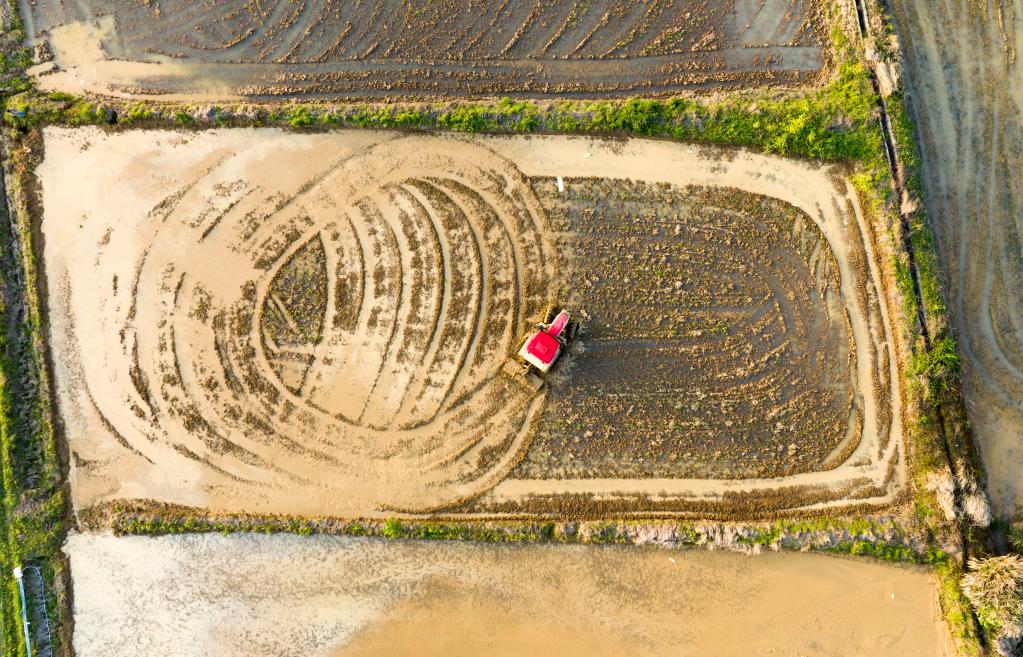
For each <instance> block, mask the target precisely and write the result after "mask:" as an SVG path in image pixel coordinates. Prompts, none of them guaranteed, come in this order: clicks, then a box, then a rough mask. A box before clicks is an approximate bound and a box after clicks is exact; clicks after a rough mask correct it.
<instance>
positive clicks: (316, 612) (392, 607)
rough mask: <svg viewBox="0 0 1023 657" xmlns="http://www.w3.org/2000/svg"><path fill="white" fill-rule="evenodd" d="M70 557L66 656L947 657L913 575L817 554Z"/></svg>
mask: <svg viewBox="0 0 1023 657" xmlns="http://www.w3.org/2000/svg"><path fill="white" fill-rule="evenodd" d="M67 549H68V552H69V553H70V555H71V566H72V573H73V574H74V586H75V617H76V623H75V635H74V646H75V652H76V654H77V655H79V656H80V657H114V656H115V655H116V657H133V656H134V655H140V656H141V655H145V656H146V657H149V656H150V655H161V656H163V657H178V656H181V657H185V656H186V655H187V656H188V657H199V656H205V655H210V656H213V655H216V656H217V657H234V656H239V657H240V656H242V655H244V656H245V657H270V656H271V655H272V656H273V657H290V656H292V655H294V656H296V657H297V656H299V655H301V656H302V657H355V656H361V657H368V656H371V655H373V656H375V655H388V656H391V655H396V656H397V655H419V656H427V657H429V656H432V655H445V656H448V655H458V656H462V655H465V656H469V655H487V656H494V657H498V656H504V655H534V654H535V655H548V654H559V655H569V656H574V655H578V656H580V657H581V656H583V655H606V656H608V657H611V656H612V655H613V656H615V657H617V656H620V655H624V656H626V657H629V656H639V655H643V656H645V657H668V656H678V657H682V656H687V655H693V656H696V655H711V654H712V655H719V656H721V657H739V656H742V657H745V656H747V655H760V654H800V655H822V656H823V655H829V656H831V657H837V656H840V657H853V656H856V657H858V656H860V655H867V654H869V655H872V656H873V657H886V656H889V655H890V656H892V657H894V656H896V655H897V656H900V657H901V656H903V655H935V656H940V655H945V654H950V653H946V650H945V639H944V636H945V630H944V627H943V625H942V623H941V621H940V612H939V610H938V605H937V593H936V588H935V586H934V582H933V577H932V575H930V574H929V573H928V572H927V571H925V570H923V569H908V568H897V567H892V566H887V565H881V564H875V563H869V562H865V561H852V560H845V559H835V558H833V557H823V556H819V555H808V554H766V555H762V556H759V557H750V556H746V555H740V554H729V553H718V552H706V551H692V552H689V551H677V550H663V549H658V548H637V547H630V548H615V547H602V548H601V547H584V546H536V545H533V546H530V545H520V546H496V545H472V544H462V543H430V542H406V541H395V542H387V541H382V540H372V539H345V538H333V537H324V536H313V537H299V536H287V535H276V536H260V535H241V534H235V535H232V536H218V535H191V536H164V537H161V538H142V537H133V538H127V537H126V538H114V537H112V536H96V535H76V536H72V537H71V538H70V540H69V542H68V546H67ZM738 627H742V628H749V631H746V630H741V631H737V628H738Z"/></svg>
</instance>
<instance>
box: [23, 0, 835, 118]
mask: <svg viewBox="0 0 1023 657" xmlns="http://www.w3.org/2000/svg"><path fill="white" fill-rule="evenodd" d="M822 4H823V3H820V2H818V1H817V0H774V1H772V2H767V3H765V2H763V1H762V0H722V1H718V2H708V1H707V0H651V1H649V2H627V1H625V0H585V1H578V2H576V1H561V2H549V3H539V2H531V1H529V0H500V1H498V0H475V1H474V2H470V3H468V4H465V3H452V2H429V3H422V4H419V5H416V4H412V3H407V2H395V1H394V0H302V1H301V2H288V1H286V0H257V1H255V2H253V1H251V0H229V1H218V2H210V1H206V2H192V1H188V0H160V1H159V2H138V1H137V0H115V1H112V2H111V1H110V0H87V1H85V2H66V1H65V0H22V1H21V2H19V5H20V6H21V8H22V14H23V15H24V16H26V24H27V27H28V30H29V33H30V35H31V37H32V39H33V40H34V41H36V42H43V41H45V42H47V43H49V49H50V51H51V53H52V55H53V56H54V58H55V61H56V64H57V65H58V66H59V67H60V69H61V72H59V73H57V74H51V75H48V76H47V77H45V78H43V81H42V83H43V85H44V86H49V87H52V88H64V89H66V90H70V89H80V88H81V87H82V86H85V87H86V88H88V89H90V90H93V91H104V92H108V93H132V94H136V95H137V94H166V93H172V94H176V93H198V94H203V93H206V94H210V95H217V96H237V95H246V96H256V97H270V96H279V95H285V94H286V95H290V96H295V95H299V96H335V97H336V96H348V97H363V98H367V97H368V98H372V97H409V96H420V97H421V96H451V95H455V96H462V97H465V96H486V95H499V94H516V95H529V96H540V95H555V94H556V95H558V96H559V97H566V96H572V95H584V96H619V95H632V94H637V93H642V94H650V93H666V92H672V91H678V90H682V89H696V88H721V87H725V88H729V87H735V88H740V87H750V86H759V85H793V84H805V83H807V82H809V81H811V80H813V79H814V78H815V77H816V75H817V74H818V73H819V72H820V71H821V69H822V68H823V67H824V65H825V62H826V47H827V44H826V42H827V29H826V22H825V21H824V19H823V15H822V8H821V6H822ZM47 70H49V69H47Z"/></svg>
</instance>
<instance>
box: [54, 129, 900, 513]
mask: <svg viewBox="0 0 1023 657" xmlns="http://www.w3.org/2000/svg"><path fill="white" fill-rule="evenodd" d="M45 134H46V137H45V149H46V155H45V159H44V162H43V164H42V165H41V166H40V168H39V170H38V175H39V178H40V181H41V184H42V190H43V204H44V207H45V216H44V217H43V218H42V232H43V237H44V240H45V248H44V254H43V259H44V261H45V266H46V274H47V280H48V294H49V308H50V329H51V343H52V350H53V359H54V369H55V374H56V380H57V386H58V396H59V400H60V408H61V413H62V416H63V420H64V424H65V426H66V428H67V435H68V437H69V441H70V446H71V450H72V454H73V460H74V467H73V471H72V489H73V496H74V500H75V504H76V507H77V508H79V509H81V508H85V507H89V506H92V505H94V504H96V503H99V502H104V501H110V500H117V499H154V500H158V501H164V502H172V503H177V504H185V505H193V506H199V507H206V508H210V509H212V510H215V511H248V512H284V513H293V514H309V515H320V514H338V515H346V514H368V515H373V514H384V513H393V512H395V511H408V512H422V511H429V510H434V509H441V508H456V509H457V510H458V511H460V512H469V513H482V514H494V513H503V512H508V511H515V512H531V509H530V507H529V505H530V504H531V503H532V501H534V500H536V499H538V498H539V497H544V496H546V497H552V496H553V497H559V496H562V497H565V496H568V497H571V496H572V495H573V494H576V493H584V494H588V495H597V496H601V497H605V498H606V497H608V496H610V497H616V496H617V497H626V498H629V499H631V500H632V502H630V503H631V504H632V505H633V507H634V508H635V510H637V511H644V510H646V511H658V510H665V507H661V506H657V505H656V504H653V503H648V501H644V500H643V499H638V498H637V496H639V497H643V496H646V497H651V496H652V497H657V498H658V499H659V500H660V502H658V503H663V502H664V501H665V500H668V501H669V502H670V509H669V510H672V511H679V510H684V509H685V508H686V504H688V503H689V502H694V503H695V502H698V503H700V504H704V505H706V504H719V503H722V500H727V499H732V498H729V496H730V495H731V496H734V495H736V494H743V495H749V496H754V497H756V496H760V497H762V498H763V499H762V500H761V502H760V503H759V506H756V505H753V506H751V507H750V508H760V509H762V510H771V509H778V508H786V509H794V508H802V507H808V506H814V505H816V506H822V505H826V506H841V505H842V504H847V503H848V500H850V499H854V500H856V501H857V503H876V504H883V503H887V502H889V501H890V500H891V499H892V496H893V495H895V494H897V492H898V491H899V489H900V487H901V485H902V484H901V482H902V480H903V477H902V458H901V453H902V439H901V437H902V427H901V411H900V408H901V405H900V396H899V391H898V386H897V383H896V384H895V385H893V384H892V382H893V381H894V382H897V381H898V378H897V365H896V363H895V362H894V358H893V356H892V354H891V353H890V351H889V347H888V345H889V344H890V339H889V335H888V331H889V328H888V327H889V319H888V313H887V310H886V308H885V305H884V301H883V300H884V298H885V297H884V295H879V294H878V290H877V289H876V287H875V283H874V281H876V280H878V274H877V270H876V263H875V258H874V255H873V251H872V248H871V246H870V242H869V240H866V241H865V240H864V239H863V233H862V230H863V225H862V221H863V218H862V216H861V214H860V212H859V210H858V208H857V206H856V200H855V195H854V194H852V193H851V190H850V188H849V187H848V184H847V182H846V181H845V180H844V179H843V178H842V177H840V176H839V175H838V173H837V172H836V171H833V170H829V169H825V168H820V167H815V166H812V165H808V164H805V163H800V162H795V161H787V160H782V159H779V158H769V157H765V156H760V155H754V154H750V153H740V152H735V151H733V152H723V151H717V150H712V149H697V148H695V147H691V146H685V145H680V144H671V143H666V142H654V141H644V140H632V141H627V142H622V141H613V142H605V141H599V140H591V139H585V138H567V137H542V138H539V137H534V138H529V137H512V138H471V137H459V136H453V135H448V136H430V137H427V136H407V135H402V134H399V133H387V132H372V131H357V132H354V131H349V132H336V133H331V134H322V135H307V136H299V135H289V134H286V133H282V132H279V131H273V130H222V131H211V132H203V133H184V132H182V133H175V132H138V131H137V132H126V133H118V134H114V133H104V132H103V131H101V130H99V129H93V128H90V129H84V130H73V129H57V128H48V129H47V130H46V133H45ZM764 171H770V172H771V173H770V175H764V173H763V172H764ZM557 176H561V177H562V185H563V186H564V191H559V190H558V185H557V181H556V177H557ZM69 180H75V181H76V184H68V183H67V181H69ZM115 186H116V187H117V189H118V190H119V192H118V194H117V195H116V196H114V195H110V194H108V193H107V190H109V189H111V188H113V187H115ZM84 245H89V246H88V248H84ZM555 302H557V303H560V304H564V305H567V306H569V307H570V308H572V309H573V310H574V311H575V312H577V314H578V316H579V317H581V319H582V332H581V336H580V338H579V339H578V340H577V341H576V342H575V343H574V346H573V348H572V350H571V353H570V354H569V355H568V356H567V357H566V358H565V359H564V360H563V361H562V362H561V363H560V364H559V366H558V367H557V369H556V370H555V371H554V372H553V373H552V376H551V377H550V379H549V385H547V386H546V387H545V388H543V389H542V390H541V391H539V392H537V391H534V390H533V389H532V388H530V387H528V386H527V385H525V384H524V382H523V380H522V379H521V378H520V377H518V376H515V375H513V374H510V373H509V372H507V371H506V370H505V369H504V367H503V364H504V362H505V360H506V358H507V357H508V356H509V355H511V354H512V353H514V352H515V350H516V349H517V348H518V345H519V342H520V341H521V340H522V339H523V337H524V336H525V334H526V332H527V330H528V329H529V327H530V326H532V324H533V323H534V322H536V321H537V320H538V319H540V317H541V315H542V314H543V312H544V308H545V307H546V306H547V305H548V304H550V303H555ZM779 486H781V487H787V489H788V492H787V493H786V494H784V495H782V494H779V493H778V492H777V489H778V488H779ZM644 499H645V498H644ZM698 508H699V509H705V507H703V506H701V507H698Z"/></svg>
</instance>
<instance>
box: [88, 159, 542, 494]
mask: <svg viewBox="0 0 1023 657" xmlns="http://www.w3.org/2000/svg"><path fill="white" fill-rule="evenodd" d="M229 166H230V165H229V164H223V165H221V166H220V167H218V171H223V170H224V169H225V168H228V167H229ZM244 185H245V184H244V182H242V181H237V182H227V183H225V182H217V183H215V184H213V185H212V186H209V185H207V184H206V182H205V181H204V180H203V179H200V180H199V181H197V182H196V183H195V184H194V185H193V186H192V187H191V188H190V189H187V190H183V191H182V193H181V194H180V195H178V196H176V197H172V198H171V199H169V200H168V201H167V202H166V203H165V204H163V206H162V207H158V208H157V210H156V211H155V212H156V213H157V215H158V224H159V225H158V227H157V228H156V229H155V230H154V231H153V233H152V235H151V237H150V238H149V239H148V242H147V244H146V245H145V248H144V250H143V256H142V259H141V261H140V266H139V267H138V268H137V270H136V271H135V272H134V280H135V282H134V287H133V289H132V294H131V296H130V297H129V298H128V299H125V300H124V301H123V302H125V303H129V304H131V306H132V307H133V308H134V310H133V311H132V312H130V313H129V314H128V315H127V317H126V321H124V322H123V324H121V325H120V326H119V327H117V330H118V333H119V334H120V335H121V336H122V340H121V350H122V354H123V355H124V356H125V359H124V362H131V380H132V383H133V388H134V390H133V396H134V397H135V400H136V402H137V403H135V404H134V408H135V410H136V415H137V417H136V418H134V420H133V422H132V425H133V426H131V427H121V426H119V422H118V420H117V419H116V418H110V419H109V420H108V421H109V423H110V425H111V426H112V427H113V429H114V430H116V431H117V433H118V434H120V435H121V436H123V437H124V440H125V441H126V442H127V443H128V444H129V445H130V446H131V447H132V448H133V449H136V450H138V451H139V452H141V453H143V454H145V453H147V452H148V451H149V447H148V446H147V445H146V444H144V443H143V444H140V443H138V441H140V440H144V441H146V442H150V443H162V444H166V445H170V446H172V447H173V449H174V450H175V451H177V452H178V453H179V454H182V455H185V456H186V457H187V458H189V459H190V460H193V461H197V462H199V463H200V464H202V465H204V466H207V467H210V468H212V469H214V470H216V471H218V472H221V473H222V474H224V475H227V476H229V477H231V478H238V479H244V480H251V481H253V482H256V483H258V482H259V481H260V480H261V479H263V478H265V476H266V475H267V473H270V472H272V473H274V476H275V477H282V478H285V479H288V480H291V481H292V482H293V483H295V484H299V485H302V486H305V487H309V488H310V489H311V490H314V491H316V490H332V489H333V490H336V491H338V492H339V491H341V490H345V491H346V494H350V491H351V490H353V488H354V489H355V490H357V491H358V495H359V496H360V497H362V498H363V499H364V500H368V501H369V502H372V503H375V504H379V505H383V506H385V507H391V508H399V509H409V510H421V509H424V508H428V507H432V506H437V505H442V504H446V503H450V502H452V501H455V500H457V499H460V498H463V497H465V496H468V495H472V494H474V493H475V492H477V491H479V490H481V489H482V488H483V487H486V486H488V485H492V484H493V483H494V482H495V481H496V480H497V479H498V478H500V477H501V476H503V475H504V474H505V473H506V471H507V470H508V469H509V468H510V467H511V466H512V465H513V458H514V457H515V456H516V454H517V450H518V449H520V447H521V445H522V443H523V441H524V439H525V436H526V434H527V433H528V429H529V420H530V418H531V416H532V412H533V409H534V408H535V406H536V404H537V403H538V401H539V398H538V397H536V394H535V392H533V391H532V390H531V389H528V388H527V387H526V386H524V385H522V384H521V383H520V382H519V381H517V380H516V379H515V378H513V377H510V376H508V375H507V374H504V373H502V372H501V366H502V365H503V360H504V358H505V356H506V355H507V354H508V353H510V352H511V351H513V350H514V345H513V342H515V341H517V340H519V339H520V337H521V335H522V333H523V331H524V330H525V319H526V317H527V315H535V314H537V313H538V312H539V311H540V310H542V304H543V303H544V302H545V301H546V299H547V297H548V296H549V293H548V289H547V285H548V268H549V267H550V266H551V262H550V258H551V254H550V252H549V247H547V246H546V245H545V244H544V243H543V237H542V233H541V229H540V226H539V225H538V222H539V217H540V215H539V214H538V207H539V206H538V205H537V203H536V201H535V199H534V198H533V197H532V193H531V190H530V188H529V186H528V184H527V183H526V182H525V179H524V178H522V176H521V174H519V173H518V172H517V171H516V170H515V169H514V167H512V166H511V165H510V164H508V163H507V162H505V161H503V160H501V159H500V158H498V157H497V156H496V155H494V154H493V153H491V152H490V151H488V150H485V149H483V148H480V147H463V148H460V149H458V150H457V153H446V152H444V151H442V150H439V149H438V148H437V147H436V145H435V142H428V141H423V140H417V139H400V140H398V141H397V142H394V143H385V144H382V145H379V146H376V147H373V148H371V149H369V150H368V151H367V152H365V153H363V154H361V155H356V156H354V157H351V158H348V159H346V160H345V161H342V162H340V163H336V164H335V165H333V166H331V167H330V169H329V170H328V171H327V172H326V173H325V174H323V175H321V176H320V177H319V179H316V180H311V181H309V183H308V184H307V185H305V189H304V190H303V191H302V193H301V194H299V195H298V196H295V197H292V198H277V199H275V200H276V203H275V207H273V209H272V210H271V211H269V212H268V213H267V214H264V215H263V216H258V217H257V216H253V215H252V214H251V213H248V214H243V213H241V212H239V211H238V210H237V207H238V205H237V199H239V198H243V197H244V196H245V194H246V193H247V192H248V191H249V190H243V189H242V188H243V187H244ZM210 192H212V193H213V197H212V200H211V201H210V203H211V204H210V205H209V206H208V211H206V212H203V213H201V214H199V215H198V216H197V215H196V214H195V212H194V209H195V207H196V204H195V203H191V202H190V200H191V199H192V198H195V197H196V195H202V194H207V193H210ZM218 206H221V207H220V208H218ZM119 257H120V256H119V254H118V253H117V252H116V251H107V252H106V253H105V255H103V256H100V258H99V261H98V265H97V268H98V270H99V271H100V272H102V271H103V269H104V259H105V258H107V259H111V260H116V259H118V258H119ZM101 275H102V274H101ZM115 376H116V375H115ZM101 411H102V409H101Z"/></svg>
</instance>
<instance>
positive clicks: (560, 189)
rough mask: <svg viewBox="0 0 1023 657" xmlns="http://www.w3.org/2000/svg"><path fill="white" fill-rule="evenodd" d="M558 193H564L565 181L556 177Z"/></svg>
mask: <svg viewBox="0 0 1023 657" xmlns="http://www.w3.org/2000/svg"><path fill="white" fill-rule="evenodd" d="M558 193H559V194H564V193H565V181H564V180H562V179H561V176H558Z"/></svg>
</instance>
